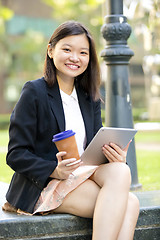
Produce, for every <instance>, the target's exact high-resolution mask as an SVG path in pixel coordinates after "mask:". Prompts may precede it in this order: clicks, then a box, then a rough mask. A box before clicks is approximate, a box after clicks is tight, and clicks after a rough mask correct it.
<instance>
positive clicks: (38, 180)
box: [6, 82, 57, 188]
mask: <svg viewBox="0 0 160 240" xmlns="http://www.w3.org/2000/svg"><path fill="white" fill-rule="evenodd" d="M38 104H39V99H38V95H37V91H36V89H35V87H34V85H33V84H31V82H28V83H26V84H25V86H24V88H23V89H22V93H21V96H20V99H19V101H18V103H17V105H16V107H15V109H14V110H13V113H12V115H11V121H10V129H9V135H10V141H9V145H8V153H7V158H6V159H7V164H8V165H9V166H10V167H11V168H12V169H13V170H14V171H16V172H18V173H19V174H22V175H24V176H25V177H27V178H28V179H29V180H30V181H32V182H33V183H34V184H36V185H37V187H38V188H43V187H44V186H45V184H46V181H47V179H48V178H49V176H50V174H51V173H52V172H53V171H54V169H55V167H56V165H57V163H56V160H55V161H51V160H48V159H44V158H42V157H41V156H38V155H37V154H36V151H35V149H36V141H37V140H36V138H37V121H38V119H37V118H38V117H37V109H38ZM44 121H45V119H44Z"/></svg>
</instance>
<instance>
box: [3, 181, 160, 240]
mask: <svg viewBox="0 0 160 240" xmlns="http://www.w3.org/2000/svg"><path fill="white" fill-rule="evenodd" d="M7 188H8V185H5V184H0V192H1V196H0V240H2V239H3V240H4V239H5V240H11V239H13V240H18V239H19V240H22V239H25V240H47V239H50V240H54V239H55V240H56V239H58V240H91V233H92V219H87V218H80V217H76V216H73V215H69V214H52V215H47V216H22V215H17V214H14V213H9V212H4V211H2V210H1V206H2V205H3V203H4V202H5V197H4V196H5V192H6V189H7ZM136 195H137V196H138V197H139V199H140V204H141V208H140V215H139V219H138V222H137V226H136V231H135V236H134V240H160V206H157V205H158V204H157V202H156V201H158V200H157V199H160V198H159V197H160V192H159V191H158V192H151V193H150V194H149V193H146V194H142V193H136ZM145 196H147V198H149V196H150V199H151V200H152V201H153V200H154V204H153V203H152V204H151V202H152V201H150V202H149V201H148V206H142V203H143V205H145V204H146V205H147V201H145V204H144V200H145ZM157 196H159V197H158V198H157ZM155 199H156V200H155ZM142 200H143V201H142ZM155 203H156V204H155ZM159 203H160V201H159Z"/></svg>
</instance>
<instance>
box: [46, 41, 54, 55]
mask: <svg viewBox="0 0 160 240" xmlns="http://www.w3.org/2000/svg"><path fill="white" fill-rule="evenodd" d="M47 52H48V56H49V58H53V48H52V47H51V44H48V48H47Z"/></svg>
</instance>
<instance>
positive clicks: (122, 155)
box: [102, 143, 127, 162]
mask: <svg viewBox="0 0 160 240" xmlns="http://www.w3.org/2000/svg"><path fill="white" fill-rule="evenodd" d="M102 151H103V153H104V155H105V156H106V157H107V159H108V160H109V162H126V156H127V150H122V149H121V148H120V147H119V146H117V145H116V144H114V143H110V145H104V146H103V148H102Z"/></svg>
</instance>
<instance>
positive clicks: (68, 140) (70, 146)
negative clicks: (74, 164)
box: [52, 130, 80, 160]
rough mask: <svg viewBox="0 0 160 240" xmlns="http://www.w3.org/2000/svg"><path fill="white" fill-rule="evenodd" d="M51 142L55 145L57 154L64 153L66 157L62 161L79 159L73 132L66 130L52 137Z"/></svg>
mask: <svg viewBox="0 0 160 240" xmlns="http://www.w3.org/2000/svg"><path fill="white" fill-rule="evenodd" d="M52 142H54V143H55V144H56V147H57V149H58V151H59V152H61V151H65V152H66V155H64V156H63V159H69V158H76V159H77V160H78V159H80V156H79V153H78V148H77V143H76V139H75V132H73V131H72V130H66V131H64V132H61V133H58V134H56V135H54V136H53V139H52Z"/></svg>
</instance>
